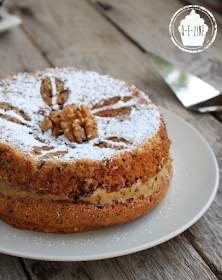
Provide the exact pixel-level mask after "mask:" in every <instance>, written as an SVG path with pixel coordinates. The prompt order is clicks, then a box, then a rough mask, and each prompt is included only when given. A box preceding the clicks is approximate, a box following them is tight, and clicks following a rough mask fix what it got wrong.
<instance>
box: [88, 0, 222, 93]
mask: <svg viewBox="0 0 222 280" xmlns="http://www.w3.org/2000/svg"><path fill="white" fill-rule="evenodd" d="M89 1H91V2H93V3H97V0H89ZM101 2H102V3H103V1H101ZM104 3H106V5H108V6H110V8H109V9H108V10H105V9H102V8H101V9H100V11H101V12H102V13H103V14H104V15H105V16H106V17H107V18H109V19H110V20H111V21H112V22H113V23H115V24H116V25H117V26H118V27H119V28H120V29H122V30H123V31H124V32H125V33H126V34H127V35H128V36H129V37H130V38H131V39H133V40H134V41H135V42H136V43H137V44H138V45H139V46H141V47H142V48H143V49H144V50H147V51H152V52H154V53H156V54H158V55H160V56H162V57H164V58H165V59H167V60H170V61H171V62H172V63H175V64H176V65H178V66H179V67H181V68H182V69H183V70H185V71H187V72H191V73H193V74H194V75H197V76H198V77H200V78H202V79H204V80H205V81H206V82H208V83H211V84H212V85H213V86H215V87H217V88H218V89H219V90H220V91H222V79H221V71H222V32H221V30H222V20H221V17H219V16H218V15H217V19H218V20H217V24H218V33H217V37H216V40H215V41H214V43H213V44H212V45H211V46H210V47H209V48H208V49H207V50H205V51H204V52H200V53H192V54H191V53H187V52H184V51H181V50H180V49H178V48H177V47H176V46H175V45H174V44H173V42H172V40H171V38H170V35H169V24H170V20H171V18H172V16H173V15H174V13H175V12H176V11H177V10H178V9H179V8H181V7H183V4H182V3H180V2H179V1H176V0H168V1H164V0H150V1H149V2H147V1H144V0H138V1H132V0H122V1H118V0H107V1H104ZM97 7H98V8H99V7H101V6H98V5H97Z"/></svg>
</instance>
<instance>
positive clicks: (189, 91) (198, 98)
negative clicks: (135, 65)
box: [147, 52, 222, 113]
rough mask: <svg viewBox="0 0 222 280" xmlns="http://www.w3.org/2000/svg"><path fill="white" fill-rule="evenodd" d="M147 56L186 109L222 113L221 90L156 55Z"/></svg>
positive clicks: (149, 54)
mask: <svg viewBox="0 0 222 280" xmlns="http://www.w3.org/2000/svg"><path fill="white" fill-rule="evenodd" d="M147 55H148V57H149V58H150V60H151V61H152V63H153V64H154V66H155V67H156V69H157V70H158V72H159V73H160V74H161V76H162V77H163V79H164V80H165V82H166V83H167V84H168V85H169V87H170V88H171V89H172V91H173V92H174V93H175V95H176V96H177V98H178V99H179V100H180V102H181V103H182V104H183V106H184V107H186V108H187V109H189V110H192V111H198V112H201V113H206V112H215V111H222V94H221V93H220V91H219V90H217V89H215V88H214V87H213V86H211V85H209V84H208V83H206V82H204V81H203V80H201V79H200V78H198V77H196V76H194V75H192V74H190V73H187V72H185V71H183V70H181V69H180V68H179V67H177V66H176V65H174V64H172V63H170V62H169V61H167V60H165V59H163V58H162V57H160V56H158V55H156V54H154V53H151V52H149V53H147Z"/></svg>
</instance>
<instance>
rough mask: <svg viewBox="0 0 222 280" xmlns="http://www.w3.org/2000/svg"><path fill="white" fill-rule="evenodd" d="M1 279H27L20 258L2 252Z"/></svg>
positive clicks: (0, 258) (0, 263)
mask: <svg viewBox="0 0 222 280" xmlns="http://www.w3.org/2000/svg"><path fill="white" fill-rule="evenodd" d="M0 279H2V280H27V279H28V278H27V276H26V273H25V272H24V270H23V268H22V265H21V263H20V261H19V258H15V257H12V256H7V255H4V254H0Z"/></svg>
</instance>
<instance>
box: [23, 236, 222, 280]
mask: <svg viewBox="0 0 222 280" xmlns="http://www.w3.org/2000/svg"><path fill="white" fill-rule="evenodd" d="M197 263H198V265H197ZM25 264H26V267H27V270H28V272H29V275H32V280H38V279H53V280H59V279H64V280H71V279H72V280H73V279H76V280H77V279H86V280H88V279H90V280H94V279H104V280H109V279H118V280H121V279H122V280H125V279H128V280H131V279H132V280H134V279H156V280H166V279H170V280H173V279H177V280H178V279H183V280H190V279H201V280H202V279H203V280H204V279H206V280H210V279H217V278H216V276H215V275H214V274H213V273H212V271H211V270H210V269H209V267H208V266H207V265H206V264H205V262H204V261H203V260H202V259H201V258H200V256H199V255H198V254H197V252H196V251H195V250H194V249H193V247H192V246H191V245H190V244H189V242H188V241H187V240H186V239H185V238H184V237H183V236H182V235H180V236H178V237H176V238H175V239H173V240H172V241H171V242H166V243H164V244H162V245H159V246H157V247H156V248H152V249H150V250H145V251H143V252H139V253H135V254H131V255H128V256H124V257H118V258H112V259H108V260H99V261H91V262H68V263H65V262H63V263H61V262H43V261H35V260H25Z"/></svg>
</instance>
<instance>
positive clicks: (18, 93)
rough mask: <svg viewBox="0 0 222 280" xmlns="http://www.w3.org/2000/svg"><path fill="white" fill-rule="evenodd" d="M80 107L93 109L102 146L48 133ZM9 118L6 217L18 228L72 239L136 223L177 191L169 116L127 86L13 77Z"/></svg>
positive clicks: (57, 74) (5, 118)
mask: <svg viewBox="0 0 222 280" xmlns="http://www.w3.org/2000/svg"><path fill="white" fill-rule="evenodd" d="M71 104H72V106H79V107H78V108H80V107H81V108H82V110H83V108H84V106H85V107H87V106H88V108H89V109H90V110H91V115H92V117H91V119H93V121H94V122H96V125H95V126H94V127H96V130H94V137H91V134H90V136H89V135H87V130H86V127H81V128H80V131H79V132H81V133H82V134H81V135H82V136H81V139H80V141H72V139H71V138H69V137H68V138H67V134H66V133H65V132H67V129H66V128H65V126H64V127H63V126H62V123H61V126H60V128H59V129H58V131H57V133H56V134H55V130H56V129H55V128H54V127H55V126H56V124H55V123H54V124H52V125H51V126H49V127H46V128H44V129H43V128H42V125H43V124H44V122H45V120H46V119H47V118H48V116H50V114H55V113H56V112H57V113H58V112H59V114H60V113H61V112H63V111H65V109H66V108H69V107H70V106H71ZM73 104H75V105H73ZM78 110H80V109H78ZM78 112H80V113H81V111H78ZM0 117H1V122H0V178H1V179H0V218H2V219H3V220H4V221H5V222H6V223H8V224H10V225H12V226H14V227H16V228H20V229H30V230H38V231H44V232H53V233H70V232H82V231H89V230H94V229H99V228H102V227H107V226H112V225H114V224H119V223H125V222H129V221H132V220H134V219H136V218H138V217H140V216H142V215H144V214H145V213H147V212H148V211H150V210H151V209H153V208H154V207H155V206H156V205H157V204H158V203H159V202H160V201H161V200H162V199H163V197H164V196H165V195H166V192H167V190H168V188H169V186H170V182H171V178H172V164H171V162H172V160H171V156H170V144H171V141H170V140H169V139H168V135H167V130H166V126H165V124H164V121H163V119H162V116H161V115H160V113H159V112H158V110H157V107H156V105H155V104H154V103H153V102H152V101H151V100H150V99H149V98H148V97H147V96H146V95H145V94H144V93H143V92H141V91H139V90H138V89H137V88H136V87H134V86H133V85H130V84H127V83H125V82H123V81H121V80H117V79H113V78H111V77H109V76H106V75H99V74H97V73H95V72H87V71H85V72H84V71H79V70H76V69H73V68H55V69H46V70H44V71H36V72H32V73H19V74H16V75H11V76H8V77H6V78H5V79H4V80H1V81H0ZM48 120H49V118H48ZM49 122H50V120H49ZM51 123H52V122H51ZM57 123H58V124H60V120H58V121H57ZM85 123H86V122H85ZM53 125H55V126H53ZM61 128H64V129H61ZM84 128H85V130H84ZM70 129H72V128H70ZM73 133H74V135H75V131H74V132H73ZM73 137H74V138H73V139H74V140H75V139H77V138H75V136H73Z"/></svg>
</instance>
